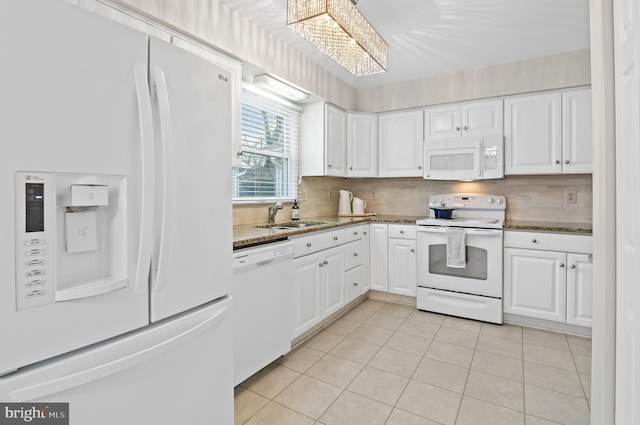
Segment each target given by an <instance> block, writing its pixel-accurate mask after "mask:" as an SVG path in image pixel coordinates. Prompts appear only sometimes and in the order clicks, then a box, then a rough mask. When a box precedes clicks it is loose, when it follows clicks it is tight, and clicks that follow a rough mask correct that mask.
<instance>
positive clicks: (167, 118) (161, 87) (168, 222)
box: [152, 66, 174, 292]
mask: <svg viewBox="0 0 640 425" xmlns="http://www.w3.org/2000/svg"><path fill="white" fill-rule="evenodd" d="M153 76H154V82H155V88H156V94H157V98H158V115H159V122H160V138H161V140H162V173H163V176H162V200H161V201H162V208H161V211H162V216H161V219H160V220H161V221H160V247H159V251H158V258H157V259H156V263H155V264H156V274H155V279H154V281H153V284H152V287H153V290H154V291H156V292H157V291H160V290H162V286H163V283H164V281H163V278H164V270H165V267H166V265H167V262H168V258H169V255H170V252H171V244H170V243H169V241H170V240H171V233H172V219H171V217H172V215H173V212H172V208H173V199H172V198H173V187H172V186H171V185H172V184H173V181H174V178H173V173H174V171H173V170H174V164H173V159H174V154H173V129H172V126H171V108H170V107H169V92H168V90H167V81H166V79H165V75H164V71H163V70H162V69H161V68H159V67H157V66H156V67H154V69H153Z"/></svg>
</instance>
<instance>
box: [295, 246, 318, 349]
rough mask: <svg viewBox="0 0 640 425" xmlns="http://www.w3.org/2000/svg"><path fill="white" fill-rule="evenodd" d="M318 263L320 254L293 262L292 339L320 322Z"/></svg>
mask: <svg viewBox="0 0 640 425" xmlns="http://www.w3.org/2000/svg"><path fill="white" fill-rule="evenodd" d="M320 261H323V260H322V255H320V254H314V255H307V256H306V257H302V258H296V259H295V260H293V264H294V266H295V268H296V274H295V282H294V297H293V298H294V302H295V325H294V329H293V337H294V338H295V337H296V336H298V335H300V334H302V333H303V332H304V331H306V330H307V329H310V328H311V327H312V326H313V325H315V324H316V323H318V322H320V319H321V318H322V311H321V310H320V300H321V298H320V297H321V289H322V279H321V277H320V267H319V266H318V264H319V262H320Z"/></svg>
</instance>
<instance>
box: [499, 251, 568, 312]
mask: <svg viewBox="0 0 640 425" xmlns="http://www.w3.org/2000/svg"><path fill="white" fill-rule="evenodd" d="M566 258H567V254H566V253H564V252H553V251H537V250H533V249H516V248H505V250H504V280H505V285H504V292H505V293H504V298H505V304H504V312H505V313H513V314H519V315H522V316H527V317H536V318H538V319H546V320H554V321H556V322H564V321H565V305H566V299H565V297H566V292H567V289H566V285H567V279H566V273H565V263H566V261H567V260H566Z"/></svg>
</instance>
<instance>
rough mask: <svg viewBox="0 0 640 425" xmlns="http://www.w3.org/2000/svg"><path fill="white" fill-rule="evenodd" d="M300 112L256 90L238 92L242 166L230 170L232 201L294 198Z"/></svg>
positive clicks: (248, 88)
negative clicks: (240, 118) (240, 110)
mask: <svg viewBox="0 0 640 425" xmlns="http://www.w3.org/2000/svg"><path fill="white" fill-rule="evenodd" d="M300 114H301V109H300V108H299V107H298V106H296V105H294V104H290V103H288V102H286V101H283V100H279V99H278V98H276V97H275V96H273V97H272V96H269V95H268V94H266V93H262V92H261V91H260V90H259V89H252V88H250V87H245V88H243V90H242V128H241V138H242V166H241V167H240V168H236V169H234V170H233V199H234V201H269V200H293V199H295V198H297V197H298V177H299V175H300V170H299V158H298V156H299V155H298V145H299V140H300Z"/></svg>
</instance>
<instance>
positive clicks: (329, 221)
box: [233, 215, 423, 249]
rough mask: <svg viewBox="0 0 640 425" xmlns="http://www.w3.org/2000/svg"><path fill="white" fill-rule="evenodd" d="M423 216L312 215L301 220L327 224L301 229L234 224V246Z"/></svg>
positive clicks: (416, 218)
mask: <svg viewBox="0 0 640 425" xmlns="http://www.w3.org/2000/svg"><path fill="white" fill-rule="evenodd" d="M420 218H423V217H422V216H406V215H405V216H403V215H378V216H367V217H336V216H332V217H311V218H305V219H303V220H300V221H322V222H324V223H325V224H320V225H318V226H312V227H307V228H301V229H287V230H274V229H265V228H260V227H256V226H259V224H243V225H238V226H233V248H234V249H238V248H243V247H247V246H251V245H255V244H260V243H265V242H271V241H277V240H282V239H286V238H289V237H291V236H298V235H302V234H305V233H311V232H318V231H321V230H329V229H334V228H338V227H344V226H350V225H352V224H358V223H398V224H415V222H416V220H418V219H420Z"/></svg>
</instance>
